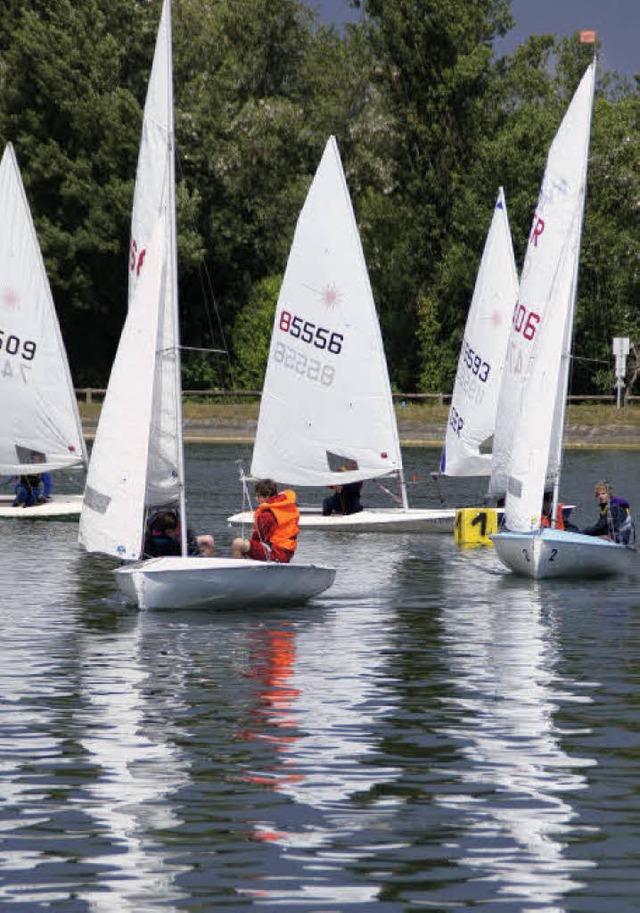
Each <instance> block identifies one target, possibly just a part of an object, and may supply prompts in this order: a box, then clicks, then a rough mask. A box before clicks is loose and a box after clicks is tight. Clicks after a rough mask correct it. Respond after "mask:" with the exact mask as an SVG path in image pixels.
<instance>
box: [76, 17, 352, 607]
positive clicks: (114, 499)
mask: <svg viewBox="0 0 640 913" xmlns="http://www.w3.org/2000/svg"><path fill="white" fill-rule="evenodd" d="M172 83H173V80H172V60H171V3H170V0H164V3H163V8H162V15H161V20H160V25H159V30H158V37H157V42H156V49H155V55H154V60H153V66H152V70H151V77H150V81H149V88H148V92H147V100H146V103H145V110H144V118H143V128H142V140H141V145H140V153H139V158H138V170H137V175H136V187H135V194H134V203H133V214H132V230H131V231H132V233H131V238H132V240H131V252H130V281H129V307H128V313H127V318H126V321H125V325H124V328H123V330H122V335H121V338H120V343H119V346H118V351H117V354H116V358H115V361H114V364H113V368H112V371H111V377H110V379H109V385H108V388H107V394H106V397H105V401H104V404H103V407H102V411H101V415H100V421H99V423H98V428H97V430H96V437H95V442H94V446H93V450H92V454H91V461H90V464H89V471H88V477H87V486H86V490H85V497H84V503H83V507H82V515H81V518H80V535H79V539H80V542H81V544H82V545H83V546H84V547H85V548H86V549H87V551H90V552H100V553H103V554H106V555H112V556H113V557H115V558H118V559H120V560H121V561H122V562H123V564H122V565H121V566H120V567H118V568H116V569H115V571H114V574H115V578H116V581H117V584H118V587H119V589H120V590H121V592H122V593H123V594H124V596H125V597H126V599H127V600H129V601H131V602H133V603H134V604H136V605H138V606H139V608H141V609H217V608H219V609H228V608H236V607H244V606H255V607H262V606H268V605H278V606H281V605H292V604H299V603H302V602H305V601H306V600H308V599H310V598H311V597H312V596H315V595H317V594H318V593H321V592H323V591H324V590H326V589H327V588H328V587H329V586H331V584H332V583H333V580H334V578H335V570H334V569H333V568H328V567H321V566H315V565H302V564H295V563H293V564H277V563H275V562H270V563H266V562H261V561H253V560H248V559H240V558H238V559H233V558H201V557H187V554H186V536H184V535H183V537H182V540H183V543H182V546H183V554H182V555H181V556H179V557H161V558H154V559H150V560H147V561H141V560H139V559H140V558H141V557H142V550H143V540H144V531H145V522H146V519H147V517H148V515H149V513H150V512H155V511H156V510H158V509H160V508H177V509H178V510H179V515H180V526H181V529H183V530H186V529H187V521H186V498H185V487H184V450H183V438H182V388H181V380H180V349H179V330H178V294H177V243H176V216H175V170H174V169H175V161H174V124H173V84H172Z"/></svg>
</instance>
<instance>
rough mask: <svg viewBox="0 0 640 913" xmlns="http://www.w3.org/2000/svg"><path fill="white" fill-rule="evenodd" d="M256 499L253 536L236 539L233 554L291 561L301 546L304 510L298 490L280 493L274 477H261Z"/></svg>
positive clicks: (258, 558)
mask: <svg viewBox="0 0 640 913" xmlns="http://www.w3.org/2000/svg"><path fill="white" fill-rule="evenodd" d="M256 498H257V501H258V507H257V509H256V511H255V513H254V515H253V533H252V534H251V538H250V539H234V540H233V542H232V543H231V557H232V558H253V559H254V560H255V561H279V562H280V563H281V564H287V563H288V562H289V561H291V559H292V558H293V553H294V552H295V550H296V548H297V545H298V529H299V519H300V511H299V510H298V505H297V504H296V493H295V492H294V491H291V489H287V490H286V491H283V492H280V493H278V487H277V485H276V483H275V482H274V481H273V479H260V481H259V482H257V483H256Z"/></svg>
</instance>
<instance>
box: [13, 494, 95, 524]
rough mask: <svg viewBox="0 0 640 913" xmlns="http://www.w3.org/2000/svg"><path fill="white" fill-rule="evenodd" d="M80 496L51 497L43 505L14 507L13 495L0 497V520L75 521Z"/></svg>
mask: <svg viewBox="0 0 640 913" xmlns="http://www.w3.org/2000/svg"><path fill="white" fill-rule="evenodd" d="M82 497H83V496H82V495H65V494H58V495H53V496H52V497H51V498H50V499H49V500H48V501H45V502H44V504H34V506H33V507H14V506H13V495H0V519H2V518H4V519H13V520H77V519H78V518H79V517H80V511H81V510H82Z"/></svg>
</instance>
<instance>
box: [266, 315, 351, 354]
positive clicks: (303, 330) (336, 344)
mask: <svg viewBox="0 0 640 913" xmlns="http://www.w3.org/2000/svg"><path fill="white" fill-rule="evenodd" d="M280 329H281V330H282V331H283V332H284V333H289V335H290V336H292V337H293V338H294V339H299V340H300V341H301V342H307V343H309V344H310V345H313V346H315V347H316V349H326V350H327V352H331V353H332V354H333V355H339V354H340V352H341V351H342V340H343V339H344V335H343V334H342V333H332V332H331V330H327V329H325V327H319V326H317V325H316V324H315V323H312V321H311V320H303V319H302V317H297V316H296V315H295V314H290V313H289V311H281V312H280Z"/></svg>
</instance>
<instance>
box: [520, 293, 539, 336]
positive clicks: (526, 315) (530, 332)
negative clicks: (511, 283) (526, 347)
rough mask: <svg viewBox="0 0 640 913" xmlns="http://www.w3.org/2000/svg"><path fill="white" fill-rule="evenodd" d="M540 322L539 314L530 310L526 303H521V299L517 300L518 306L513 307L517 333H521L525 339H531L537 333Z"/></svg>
mask: <svg viewBox="0 0 640 913" xmlns="http://www.w3.org/2000/svg"><path fill="white" fill-rule="evenodd" d="M539 323H540V315H539V314H536V313H535V312H534V311H528V310H527V309H526V307H525V306H524V304H520V302H519V301H517V302H516V306H515V308H514V309H513V328H514V330H515V331H516V333H521V334H522V336H524V338H525V339H528V340H529V341H531V340H532V339H533V337H534V336H535V335H536V330H537V329H538V324H539Z"/></svg>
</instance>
